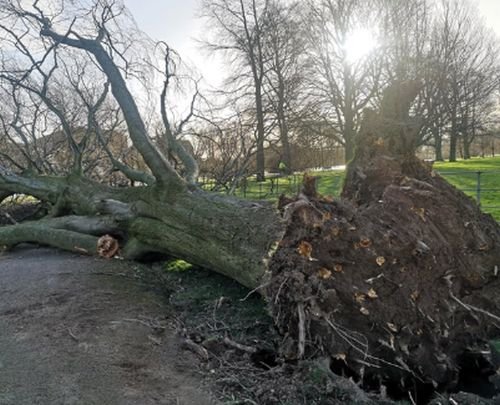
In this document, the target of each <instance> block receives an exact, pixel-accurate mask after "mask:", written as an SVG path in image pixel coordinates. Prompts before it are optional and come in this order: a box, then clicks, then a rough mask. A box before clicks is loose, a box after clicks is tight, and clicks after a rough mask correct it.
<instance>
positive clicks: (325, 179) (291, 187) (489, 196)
mask: <svg viewBox="0 0 500 405" xmlns="http://www.w3.org/2000/svg"><path fill="white" fill-rule="evenodd" d="M434 169H435V170H436V171H438V172H439V173H440V174H441V175H442V176H443V177H445V178H446V179H447V180H448V181H449V182H450V183H452V184H453V185H455V186H456V187H458V188H459V189H461V190H462V191H464V192H465V193H466V194H468V195H470V196H471V197H473V198H474V199H476V198H477V181H478V173H477V172H478V171H481V172H486V173H481V174H480V175H479V176H480V182H481V206H482V207H483V210H484V211H486V212H489V213H491V214H492V215H493V216H494V217H495V218H497V219H498V220H500V156H498V157H494V158H491V157H490V158H472V159H469V160H459V161H457V162H452V163H450V162H436V163H435V164H434ZM489 172H493V173H489ZM311 174H312V175H314V176H317V177H318V178H319V179H318V191H319V193H320V194H322V195H331V196H339V195H340V191H341V190H342V184H343V181H344V171H343V170H329V171H318V172H312V173H311ZM301 181H302V174H301V173H297V174H294V175H291V176H286V177H274V178H268V179H267V180H266V181H265V182H262V183H258V182H257V181H256V180H255V178H254V177H250V178H248V179H247V181H246V187H240V188H238V189H237V191H236V195H237V196H239V197H243V198H248V199H267V200H270V201H276V200H277V199H278V197H279V195H280V194H281V193H285V194H286V195H293V194H295V193H296V192H297V190H298V189H299V188H300V184H301Z"/></svg>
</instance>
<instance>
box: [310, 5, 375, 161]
mask: <svg viewBox="0 0 500 405" xmlns="http://www.w3.org/2000/svg"><path fill="white" fill-rule="evenodd" d="M371 11H373V9H372V7H371V6H370V4H369V3H368V2H366V1H359V0H321V1H311V2H309V3H308V15H307V20H306V21H304V24H307V26H308V27H309V33H310V35H309V37H308V50H309V58H310V62H309V63H310V65H311V66H313V69H312V71H311V75H310V77H309V78H310V81H309V87H310V95H311V97H312V98H314V99H315V100H316V106H317V107H316V111H318V112H319V113H320V114H321V115H322V116H323V117H324V119H325V120H326V121H327V122H329V123H330V125H331V128H332V133H333V136H334V137H335V138H336V140H337V141H338V142H339V143H341V144H342V145H344V148H345V160H346V161H349V160H350V159H351V158H352V157H353V153H354V138H355V136H356V133H357V131H358V129H359V124H360V116H361V113H362V111H363V109H364V108H366V107H367V106H369V105H370V102H371V101H372V99H373V97H374V95H375V94H376V93H377V91H378V89H379V81H378V77H379V74H380V71H379V63H378V61H377V59H376V58H375V55H374V54H373V53H368V54H365V55H356V56H355V57H354V58H353V57H352V53H350V51H353V49H351V50H350V49H349V46H350V43H351V42H350V40H351V38H352V35H355V34H356V33H359V32H360V30H363V29H368V28H369V27H370V25H371V24H372V23H373V21H374V20H373V15H371V14H370V13H371ZM361 32H363V31H361ZM373 35H376V34H373Z"/></svg>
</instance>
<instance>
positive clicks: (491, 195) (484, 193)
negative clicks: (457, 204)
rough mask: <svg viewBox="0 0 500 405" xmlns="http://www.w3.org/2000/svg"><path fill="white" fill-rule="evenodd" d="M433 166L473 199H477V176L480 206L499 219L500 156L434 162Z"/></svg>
mask: <svg viewBox="0 0 500 405" xmlns="http://www.w3.org/2000/svg"><path fill="white" fill-rule="evenodd" d="M434 168H435V169H436V170H437V171H438V172H439V173H440V174H441V175H442V176H443V177H445V178H446V179H447V180H448V181H449V182H450V183H451V184H453V185H454V186H456V187H458V188H459V189H460V190H462V191H464V192H465V193H466V194H468V195H470V196H471V197H473V198H474V199H477V194H478V192H477V187H478V178H479V180H480V187H481V193H480V200H481V206H482V208H483V210H484V211H485V212H489V213H490V214H492V215H493V216H494V217H495V218H496V219H497V220H500V157H494V158H492V157H490V158H472V159H468V160H459V161H457V162H436V163H435V164H434ZM478 172H484V173H481V174H478Z"/></svg>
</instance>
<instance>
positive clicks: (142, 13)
mask: <svg viewBox="0 0 500 405" xmlns="http://www.w3.org/2000/svg"><path fill="white" fill-rule="evenodd" d="M473 1H475V2H476V3H477V4H478V6H479V10H480V12H481V14H482V15H483V17H484V18H485V21H486V24H487V25H488V26H490V27H491V28H492V29H494V30H495V31H496V33H497V34H498V35H500V0H473ZM124 3H125V5H126V6H127V7H128V9H129V10H130V12H131V13H132V15H133V16H134V18H135V20H136V21H137V24H138V25H139V28H140V29H142V30H143V31H145V32H146V33H147V34H148V35H149V36H151V37H152V38H153V39H157V40H164V41H165V42H167V43H168V44H169V45H170V46H171V47H173V48H174V49H176V50H177V52H178V53H179V54H180V56H181V57H182V58H183V59H184V60H186V61H187V62H188V63H190V64H192V65H194V66H196V67H197V68H198V70H200V72H201V73H202V75H203V76H204V78H205V80H206V81H207V82H208V83H211V84H212V85H213V86H217V85H218V84H219V83H220V82H221V79H222V75H221V74H220V65H219V64H220V61H219V60H218V59H217V58H215V57H212V56H210V55H207V54H206V52H205V51H202V50H201V49H200V48H199V45H198V44H197V42H196V40H195V38H203V31H204V27H203V23H202V21H201V20H200V19H199V18H197V14H198V9H199V3H200V0H124Z"/></svg>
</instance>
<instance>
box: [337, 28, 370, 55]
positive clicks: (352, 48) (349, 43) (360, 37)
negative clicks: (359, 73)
mask: <svg viewBox="0 0 500 405" xmlns="http://www.w3.org/2000/svg"><path fill="white" fill-rule="evenodd" d="M376 47H377V40H376V38H375V35H374V33H373V32H372V31H370V30H368V29H365V28H360V29H356V30H354V31H352V32H351V33H350V34H349V35H348V36H347V38H346V40H345V43H344V50H345V53H346V59H347V61H348V62H350V63H357V62H359V61H360V60H362V59H363V58H364V57H366V56H367V55H368V54H369V53H371V52H372V51H373V50H374V49H375V48H376Z"/></svg>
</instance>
